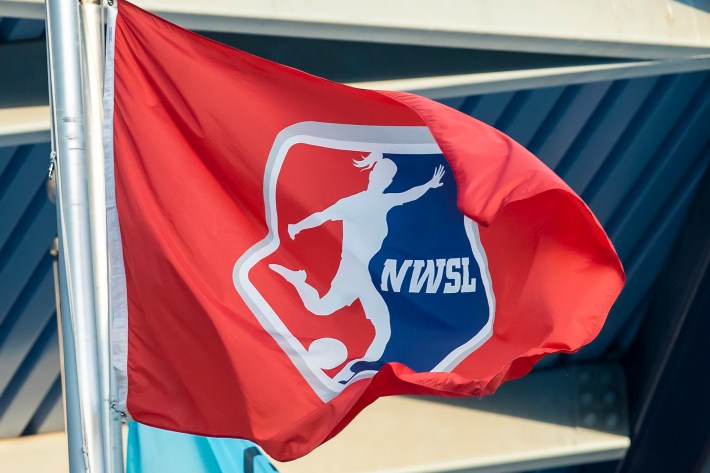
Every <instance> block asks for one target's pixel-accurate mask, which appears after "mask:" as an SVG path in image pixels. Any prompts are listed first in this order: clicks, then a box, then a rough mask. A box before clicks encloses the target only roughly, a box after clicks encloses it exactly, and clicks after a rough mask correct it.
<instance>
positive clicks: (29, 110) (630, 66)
mask: <svg viewBox="0 0 710 473" xmlns="http://www.w3.org/2000/svg"><path fill="white" fill-rule="evenodd" d="M707 69H710V56H698V57H691V58H684V59H679V60H666V61H637V62H627V63H615V64H599V65H591V66H572V67H554V68H541V69H526V70H517V71H502V72H489V73H479V74H457V75H450V76H435V77H419V78H411V79H394V80H384V81H372V82H354V83H351V84H350V85H352V86H355V87H361V88H365V89H377V90H400V91H405V92H412V93H416V94H420V95H423V96H426V97H430V98H434V99H443V98H451V97H463V96H468V95H478V94H490V93H497V92H510V91H515V90H523V89H534V88H539V87H554V86H559V85H571V84H582V83H589V82H596V81H604V80H616V79H631V78H637V77H647V76H655V75H662V74H676V73H682V72H692V71H700V70H707ZM46 141H49V107H48V106H36V107H16V108H6V109H2V108H0V147H3V146H16V145H19V144H28V143H40V142H46Z"/></svg>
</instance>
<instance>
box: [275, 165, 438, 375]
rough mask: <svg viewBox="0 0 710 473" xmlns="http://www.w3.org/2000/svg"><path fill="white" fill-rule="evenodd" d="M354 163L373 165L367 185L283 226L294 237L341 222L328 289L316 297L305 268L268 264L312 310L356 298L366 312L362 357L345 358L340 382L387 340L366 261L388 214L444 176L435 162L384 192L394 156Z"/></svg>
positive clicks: (385, 316) (386, 320)
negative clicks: (415, 180)
mask: <svg viewBox="0 0 710 473" xmlns="http://www.w3.org/2000/svg"><path fill="white" fill-rule="evenodd" d="M353 164H354V165H355V166H356V167H358V168H361V169H363V170H365V169H372V170H371V171H370V176H369V183H368V186H367V189H366V190H364V191H362V192H359V193H357V194H354V195H351V196H348V197H344V198H342V199H340V200H339V201H337V202H336V203H335V204H333V205H331V206H330V207H328V208H327V209H325V210H323V211H321V212H316V213H314V214H312V215H310V216H308V217H306V218H304V219H303V220H301V221H300V222H298V223H295V224H289V225H288V234H289V236H290V237H291V239H292V240H293V239H294V238H295V237H296V235H298V234H299V233H300V232H301V231H303V230H307V229H309V228H315V227H318V226H319V225H321V224H323V223H325V222H328V221H336V220H340V221H342V222H343V248H342V256H341V259H340V266H339V267H338V271H337V272H336V274H335V277H334V278H333V281H332V282H331V285H330V290H329V291H328V292H327V293H326V294H325V295H324V296H323V297H320V295H319V294H318V291H316V289H315V288H314V287H313V286H311V285H310V284H308V283H307V282H306V272H305V271H304V270H302V269H301V270H297V271H294V270H291V269H288V268H286V267H284V266H281V265H279V264H270V265H269V268H271V269H272V270H273V271H275V272H276V273H278V274H280V275H281V276H283V278H284V279H286V281H288V282H289V283H291V284H292V285H293V286H294V287H295V288H296V291H297V292H298V295H299V296H300V297H301V299H302V300H303V304H304V306H305V307H306V309H308V310H309V311H310V312H312V313H314V314H315V315H320V316H326V315H331V314H332V313H334V312H335V311H337V310H339V309H342V308H343V307H345V306H349V305H351V304H352V303H353V302H355V300H356V299H359V300H360V303H361V304H362V308H363V310H364V312H365V316H366V317H367V319H368V320H370V322H371V323H372V325H373V326H374V328H375V337H374V339H373V341H372V343H371V344H370V346H369V348H368V349H367V351H366V352H365V354H364V356H363V357H362V358H360V359H355V360H352V361H350V363H348V365H347V366H346V367H345V369H343V370H342V371H341V372H340V373H339V374H338V376H337V377H336V381H340V382H346V381H348V380H349V379H351V378H352V377H353V376H354V375H355V373H354V372H353V371H352V370H351V369H350V368H351V367H352V366H353V364H355V363H356V362H358V361H377V360H379V359H380V357H381V356H382V354H383V353H384V351H385V347H386V346H387V342H388V341H389V339H390V334H391V331H390V314H389V310H388V309H387V304H386V303H385V301H384V299H383V298H382V296H381V295H380V293H379V292H378V291H377V289H376V288H375V285H374V284H373V282H372V279H371V277H370V273H369V270H368V266H369V264H370V260H371V259H372V257H373V256H375V254H376V253H377V252H378V251H379V250H380V248H382V242H383V241H384V239H385V237H386V236H387V233H388V229H387V213H388V212H389V211H390V210H391V209H392V208H393V207H395V206H397V205H402V204H406V203H407V202H412V201H414V200H417V199H419V198H420V197H422V196H423V195H424V194H425V193H426V192H427V191H428V190H429V189H435V188H437V187H441V186H442V185H443V184H442V182H441V178H442V177H443V175H444V166H438V167H437V168H436V169H435V170H434V175H433V176H432V178H431V179H430V180H429V181H428V182H426V183H424V184H422V185H419V186H415V187H412V188H411V189H409V190H407V191H405V192H399V193H387V194H386V193H385V192H384V191H385V189H387V187H389V185H390V184H391V183H392V179H393V178H394V175H395V174H396V172H397V165H396V164H395V163H394V161H392V160H391V159H387V158H383V156H382V153H370V154H369V155H367V156H365V157H363V158H362V159H361V160H353ZM336 366H337V365H336Z"/></svg>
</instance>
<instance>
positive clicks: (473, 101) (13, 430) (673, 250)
mask: <svg viewBox="0 0 710 473" xmlns="http://www.w3.org/2000/svg"><path fill="white" fill-rule="evenodd" d="M44 34H45V33H44V22H43V21H41V20H30V19H17V18H7V17H5V18H0V45H2V46H5V45H9V44H13V49H6V50H5V51H12V54H11V55H8V54H5V55H4V56H3V54H2V53H0V71H2V74H0V76H1V77H0V107H2V108H6V107H15V106H25V105H38V104H44V103H46V100H47V98H46V97H47V94H46V75H42V74H45V73H46V65H45V66H43V65H42V63H41V61H45V60H46V59H45V56H44V49H45V43H44ZM213 36H215V37H216V39H220V40H223V41H227V42H231V44H235V45H237V46H240V47H242V48H244V49H246V50H248V51H252V52H255V53H258V54H261V55H264V56H267V57H270V58H272V59H274V60H280V61H284V62H289V63H290V64H291V65H293V66H295V67H300V68H303V69H305V70H307V71H310V72H314V73H317V74H321V75H325V76H326V77H329V78H332V79H335V80H339V81H353V80H370V79H380V78H387V77H388V76H393V75H396V74H408V75H409V76H412V77H416V76H420V75H426V74H429V73H430V72H431V70H432V69H436V70H447V71H448V72H450V73H451V72H453V73H459V72H463V69H465V68H463V69H461V68H462V66H461V64H462V63H463V64H466V63H467V61H478V62H481V61H485V60H487V58H488V59H489V62H488V63H490V64H491V65H492V66H491V67H493V68H495V67H498V68H500V69H505V68H506V67H509V65H510V64H517V65H520V64H526V63H530V64H533V63H534V64H543V65H546V64H552V65H568V64H575V63H576V62H579V59H578V58H576V57H574V56H569V57H565V56H555V55H542V54H538V55H535V54H523V53H510V54H509V55H508V56H505V54H504V53H498V54H495V55H493V54H489V53H486V52H484V51H477V50H466V51H464V50H457V49H454V48H425V47H417V46H402V45H399V46H397V45H376V44H374V43H362V44H358V43H357V42H346V41H332V40H306V39H292V40H289V39H278V40H277V39H275V38H273V37H259V36H251V35H229V34H222V35H213ZM0 51H1V50H0ZM23 51H24V52H26V55H25V54H24V53H22V52H23ZM314 51H317V52H318V54H316V53H315V52H314ZM343 51H346V53H345V54H344V53H343ZM329 54H330V55H332V57H333V58H336V57H337V58H340V59H339V61H340V62H337V61H334V60H327V59H324V57H325V58H328V57H329V56H328V55H329ZM410 56H411V57H418V58H420V59H421V58H424V60H423V61H419V62H418V64H419V65H418V66H417V67H413V66H412V65H411V62H408V61H404V60H402V58H403V57H410ZM29 59H31V60H33V61H34V63H33V64H31V65H30V66H31V67H30V66H27V68H26V69H23V67H25V66H26V64H27V61H28V60H29ZM427 60H428V61H429V62H428V63H427ZM617 60H618V59H617ZM590 61H592V62H594V59H591V60H590V59H589V58H587V63H589V62H590ZM422 63H423V64H424V65H422ZM398 64H399V65H400V66H401V67H399V68H398ZM407 64H409V65H407ZM426 64H429V65H428V66H427V65H426ZM38 71H39V72H40V73H39V74H38ZM438 100H440V101H441V102H443V103H445V104H446V105H448V106H451V107H453V108H456V109H458V110H460V111H461V112H463V113H465V114H467V115H470V116H472V117H475V118H477V119H479V120H481V121H483V122H486V123H488V124H490V125H492V126H494V127H496V128H498V129H500V130H501V131H503V132H505V133H506V134H508V135H510V136H511V137H512V138H514V139H515V140H517V141H518V142H520V143H521V144H522V145H524V146H525V147H527V148H528V149H529V150H530V151H532V152H533V153H534V154H535V155H537V156H538V157H539V158H540V159H541V160H542V161H544V162H545V163H546V164H547V165H548V166H550V167H551V168H552V169H553V170H554V171H555V172H556V173H557V174H558V175H560V176H561V177H562V178H563V179H564V180H565V181H566V182H567V183H568V184H569V185H570V186H571V187H572V188H573V189H574V190H575V191H576V192H577V193H578V194H579V195H580V196H581V197H582V198H583V199H584V200H585V201H586V202H587V204H588V205H589V206H590V207H591V208H592V210H593V211H594V213H595V215H596V216H597V218H598V219H599V221H600V222H601V224H602V225H603V226H604V228H605V229H606V231H607V233H608V235H609V237H610V238H611V240H612V242H613V243H614V245H615V247H616V249H617V251H618V253H619V256H620V258H621V260H622V262H623V264H624V267H625V269H626V272H627V277H628V281H627V284H626V287H625V288H624V291H623V292H622V294H621V296H620V298H619V300H618V301H617V303H616V304H615V305H614V307H613V309H612V311H611V313H610V314H609V318H608V321H607V323H606V325H605V326H604V328H603V330H602V332H601V334H600V335H599V337H598V338H597V339H596V340H595V341H594V342H593V343H591V344H590V345H589V346H587V347H585V348H584V349H582V350H581V351H580V352H578V353H577V354H574V355H567V356H553V357H549V358H547V359H545V360H543V362H541V364H540V366H539V367H538V368H537V369H547V368H551V367H560V366H567V365H570V364H583V363H589V362H599V361H608V360H616V361H619V360H620V361H623V362H624V363H625V366H626V369H627V372H629V371H631V373H628V376H629V380H630V381H634V382H635V381H637V380H638V383H639V385H643V383H645V382H646V381H645V380H646V379H647V378H653V379H656V378H658V379H656V381H654V383H655V384H654V386H658V385H660V386H662V385H663V376H665V375H664V374H663V373H659V372H658V371H657V370H654V368H653V366H651V362H650V361H649V359H648V358H647V357H646V358H644V357H643V356H637V355H639V353H642V352H641V351H639V350H642V349H641V348H639V349H636V348H635V347H636V346H637V345H639V344H642V342H643V337H648V336H650V335H648V334H650V333H654V334H655V336H657V337H659V340H658V343H659V347H662V346H666V341H665V338H664V337H668V344H671V345H672V342H673V340H671V339H672V338H673V337H676V338H677V337H681V336H687V337H690V336H691V335H692V334H686V335H682V333H683V332H682V328H683V323H688V320H691V321H692V320H693V319H692V314H691V315H689V316H683V315H682V314H681V315H679V316H678V317H676V318H675V319H673V320H675V321H676V322H675V323H673V324H669V325H666V326H663V324H660V322H657V321H656V319H658V318H662V317H663V315H658V313H659V304H662V303H666V302H664V299H663V296H662V295H661V296H659V291H661V290H665V291H670V292H673V291H680V290H681V289H682V288H683V287H685V286H683V284H684V282H683V281H681V280H680V279H682V278H683V268H680V269H675V270H674V271H675V272H673V273H672V274H674V275H679V276H677V278H676V280H675V282H674V281H670V282H669V281H668V280H667V279H668V277H669V271H671V269H672V268H673V264H674V261H673V260H674V259H675V260H683V258H686V259H688V260H689V261H692V255H688V254H684V253H683V251H684V250H683V247H682V245H681V244H680V243H679V242H682V241H685V240H682V238H684V235H686V236H685V238H686V239H687V238H691V237H689V236H687V235H688V234H691V235H692V234H693V233H697V232H700V234H701V235H702V232H703V231H707V230H703V229H701V228H698V229H696V228H695V226H694V225H696V224H697V222H702V219H699V220H698V217H695V220H693V217H692V216H691V217H689V213H691V208H692V207H693V206H694V205H695V207H697V208H699V209H701V210H696V213H697V212H700V214H702V209H705V210H707V211H708V213H707V214H706V215H710V208H709V207H708V202H706V201H703V200H702V198H701V197H700V196H699V189H700V188H701V187H702V185H703V184H704V185H705V186H708V185H709V184H710V183H709V182H708V175H709V174H708V170H707V168H708V164H709V163H710V70H707V71H698V72H688V73H677V74H667V75H652V76H649V77H639V78H631V79H620V80H607V81H598V82H590V83H581V84H575V85H565V86H554V87H543V88H534V89H525V90H516V91H506V92H498V93H490V94H480V95H470V96H453V97H447V98H439V99H438ZM48 140H49V135H48V134H47V137H46V140H45V142H42V141H41V140H39V141H38V140H33V142H31V143H27V144H18V145H7V146H3V147H0V437H18V436H22V435H31V434H36V433H42V432H53V431H58V430H62V429H63V428H64V420H63V412H62V399H61V396H62V392H61V381H60V366H59V352H58V350H59V340H58V335H57V327H56V312H55V311H56V309H55V301H54V283H53V274H52V258H51V256H50V254H49V250H50V247H51V243H52V239H53V237H54V236H55V235H56V214H55V207H54V205H53V204H52V203H51V202H50V200H49V199H48V193H47V188H46V183H47V168H48V164H49V153H50V145H49V143H48ZM706 200H707V199H706ZM689 218H690V220H689ZM707 218H708V219H710V217H707ZM707 236H708V237H710V235H707ZM679 245H681V247H679ZM701 246H702V245H701ZM688 248H690V246H689V247H688ZM687 251H691V250H690V249H688V250H687ZM693 251H695V250H693ZM704 254H705V253H702V252H700V253H699V254H697V256H698V258H703V257H704V256H703V255H704ZM676 264H677V263H676ZM688 264H690V263H688ZM705 268H706V267H705ZM703 271H706V269H702V270H701V275H700V276H698V277H697V278H696V279H694V280H693V281H691V282H688V283H687V284H696V285H698V288H699V289H698V290H697V291H695V292H694V293H693V294H694V296H693V297H694V298H695V299H693V300H694V301H697V298H698V297H700V296H699V295H702V294H703V293H707V292H708V291H710V286H708V281H707V278H704V279H703V277H702V274H705V273H703ZM674 284H675V285H676V286H674ZM687 284H686V285H687ZM677 286H680V288H679V287H677ZM659 298H660V299H661V302H659ZM692 302H693V301H690V302H689V304H691V303H692ZM698 303H700V304H701V305H702V303H703V302H702V301H700V302H698ZM677 305H678V304H675V306H673V307H671V308H670V309H669V310H670V312H672V311H673V310H680V309H678V308H677ZM691 305H692V304H691ZM703 307H706V308H707V303H705V306H703ZM691 312H692V311H691ZM706 315H707V314H706ZM668 317H670V318H672V317H671V316H670V315H668ZM689 317H691V318H689ZM654 324H655V325H654ZM659 324H660V325H659ZM648 327H651V328H648ZM653 327H659V328H653ZM663 327H665V328H663ZM652 330H655V332H650V331H652ZM639 334H641V335H639ZM644 334H645V335H644ZM698 336H700V334H698ZM639 337H640V339H641V341H639ZM692 340H693V339H692V338H691V339H689V341H688V343H693V341H692ZM669 346H670V345H669ZM672 348H673V347H671V348H669V350H670V351H669V352H668V353H669V355H668V357H667V360H666V361H665V362H664V363H666V365H663V366H664V369H667V363H670V362H673V360H674V358H673V353H675V352H673V349H672ZM646 349H647V348H646ZM659 350H661V348H659ZM678 356H680V355H678ZM705 356H708V354H706V355H705ZM668 360H670V361H668ZM680 360H681V361H679V362H678V363H679V364H678V365H677V368H678V369H684V370H686V371H687V373H686V374H687V375H688V376H693V375H695V376H700V377H702V376H705V377H707V372H705V373H704V374H703V373H695V374H694V373H693V367H692V366H688V363H692V360H690V359H687V358H682V357H681V358H680ZM637 368H638V372H641V373H642V374H641V375H635V374H634V370H635V369H637ZM659 369H660V368H659ZM644 370H646V371H648V373H646V374H645V375H644V374H643V372H644ZM635 376H636V377H635ZM639 376H640V378H639ZM658 383H660V384H658ZM652 384H653V383H652ZM634 389H636V388H635V387H634V386H630V392H631V398H630V402H631V403H632V404H633V403H634V402H636V403H637V404H638V405H637V406H635V405H631V411H632V424H633V425H636V426H637V427H638V426H639V425H640V424H639V422H648V420H647V419H641V418H642V414H644V413H646V412H648V410H649V409H651V408H653V406H654V402H659V401H663V400H664V399H666V398H663V399H661V398H660V397H657V398H655V399H654V398H650V399H649V398H648V392H644V390H643V389H642V388H638V389H636V391H637V392H636V393H634ZM658 396H660V394H658ZM668 399H673V397H672V396H671V397H668ZM663 402H666V403H667V404H666V405H665V407H666V408H667V409H670V410H672V409H675V407H674V405H672V402H671V401H663ZM649 406H651V407H649ZM662 407H663V406H661V408H659V412H661V411H662V410H663V409H662ZM705 412H706V411H705ZM661 417H662V416H661ZM662 420H663V419H662V418H661V420H659V421H658V422H661V421H662ZM634 422H635V423H634ZM706 424H708V422H706ZM653 425H656V426H661V425H664V424H662V423H659V424H653ZM646 428H651V427H646ZM636 430H638V429H636ZM639 432H640V431H638V432H636V431H632V448H631V449H630V451H629V452H630V453H629V454H633V455H635V457H634V458H633V461H636V462H639V461H641V460H642V459H643V458H642V456H643V455H649V453H648V452H646V453H644V452H637V451H636V450H635V449H634V442H635V441H637V440H636V438H639V439H640V440H638V441H639V442H641V441H643V442H651V443H645V444H644V445H645V446H647V447H652V446H654V445H656V444H654V443H653V440H648V439H647V438H646V437H644V436H643V435H642V434H640V433H639ZM697 434H698V435H707V431H705V432H702V431H700V432H698V433H697ZM644 439H645V440H644ZM702 445H704V446H705V447H702ZM708 445H710V443H708V442H707V439H706V440H703V441H702V442H701V447H702V448H700V450H699V451H697V452H691V453H687V452H680V453H679V455H689V456H692V455H695V457H694V458H696V461H695V463H688V464H692V465H695V467H697V468H703V465H704V468H708V455H709V453H708V452H709V451H708V450H707V448H708ZM656 446H657V445H656ZM703 448H704V449H705V450H703ZM639 458H641V460H639ZM630 461H631V460H628V459H627V461H626V465H622V464H620V463H619V462H611V463H605V464H600V465H583V466H575V467H568V468H564V469H558V470H554V471H555V472H560V473H561V472H565V473H567V472H570V473H571V472H588V473H592V472H600V473H601V472H607V471H616V470H617V469H619V468H624V469H625V470H623V471H651V470H642V469H639V468H641V467H640V466H639V467H638V468H637V469H634V467H633V465H634V464H631V463H629V462H630ZM637 464H638V465H642V463H637ZM550 471H553V470H550ZM657 471H671V470H657ZM674 471H679V472H682V471H684V470H674ZM688 471H690V470H688ZM694 471H700V470H694ZM702 471H707V470H702Z"/></svg>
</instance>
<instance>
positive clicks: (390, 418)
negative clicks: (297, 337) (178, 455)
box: [0, 364, 629, 473]
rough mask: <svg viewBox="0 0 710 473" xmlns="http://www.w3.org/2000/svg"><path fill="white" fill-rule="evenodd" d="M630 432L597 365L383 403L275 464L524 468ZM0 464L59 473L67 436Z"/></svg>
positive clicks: (413, 470) (592, 456)
mask: <svg viewBox="0 0 710 473" xmlns="http://www.w3.org/2000/svg"><path fill="white" fill-rule="evenodd" d="M627 428H628V426H627V422H626V405H625V388H624V380H623V375H622V371H621V369H620V368H619V366H617V365H614V364H606V365H591V366H586V367H575V368H569V369H565V370H561V369H560V370H553V371H548V372H539V373H533V374H531V375H528V376H527V377H525V378H523V379H521V380H518V381H514V382H511V383H508V384H507V385H505V386H503V387H502V388H501V389H499V391H498V392H497V393H496V394H495V395H494V396H492V397H488V398H484V399H475V398H468V399H443V398H415V397H393V398H384V399H380V400H378V401H377V402H376V403H375V404H374V405H372V406H370V407H368V408H367V409H366V410H365V411H364V412H363V413H361V414H360V415H359V416H358V417H357V418H356V419H355V421H353V423H352V424H351V425H350V426H348V427H347V428H346V429H345V430H344V431H343V432H341V433H340V434H338V436H337V437H336V438H335V439H333V440H330V441H329V442H327V443H326V444H325V445H322V446H321V447H319V448H318V449H316V450H315V451H314V452H312V453H310V454H309V455H307V456H306V457H304V458H301V459H299V460H295V461H292V462H288V463H278V462H274V464H275V465H276V466H277V468H278V470H279V471H281V472H282V473H300V472H308V473H319V472H331V471H339V472H342V473H356V472H369V471H375V470H376V471H378V472H381V473H395V472H396V473H422V472H431V473H435V472H439V473H454V472H455V473H476V472H484V471H485V472H486V473H505V472H520V471H529V470H530V469H537V468H552V467H558V466H566V465H574V464H583V463H592V462H600V461H606V460H615V459H619V458H621V457H623V455H624V453H625V452H626V449H627V448H628V446H629V438H628V436H627ZM124 434H125V430H124ZM125 444H126V442H124V445H125ZM0 458H2V459H3V466H4V467H7V468H9V470H8V471H10V472H13V471H18V472H19V471H33V472H37V473H43V472H47V473H48V472H50V471H51V472H55V471H62V470H61V468H66V466H65V465H66V437H65V436H64V435H63V434H50V435H36V436H32V437H24V438H20V439H11V440H0ZM13 467H14V468H17V469H13ZM3 471H5V470H3ZM64 471H66V470H64Z"/></svg>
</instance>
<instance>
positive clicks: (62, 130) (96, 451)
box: [46, 0, 105, 473]
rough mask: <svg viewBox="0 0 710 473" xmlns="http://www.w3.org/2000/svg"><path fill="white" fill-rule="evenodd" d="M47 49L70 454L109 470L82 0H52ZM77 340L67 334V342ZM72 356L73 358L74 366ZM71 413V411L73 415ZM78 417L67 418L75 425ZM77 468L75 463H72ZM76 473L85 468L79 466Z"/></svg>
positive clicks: (90, 467) (93, 471)
mask: <svg viewBox="0 0 710 473" xmlns="http://www.w3.org/2000/svg"><path fill="white" fill-rule="evenodd" d="M46 7H47V47H48V51H49V54H48V58H49V71H50V74H49V79H50V87H49V90H50V93H51V95H52V97H51V105H52V126H53V128H54V129H53V136H54V137H55V144H54V145H55V146H56V148H55V150H54V152H56V156H57V164H56V168H57V169H56V176H55V179H56V180H57V182H56V183H57V214H58V229H59V232H60V233H59V239H60V243H59V248H60V249H61V251H60V253H59V255H58V256H59V265H60V268H63V269H64V275H65V278H64V284H66V301H65V300H64V299H62V302H66V304H62V307H61V313H62V317H63V319H64V320H66V321H69V322H70V323H69V324H68V325H63V326H62V329H63V331H65V332H66V331H71V332H72V335H73V346H66V345H65V346H64V349H65V350H66V351H65V354H66V353H68V352H72V353H73V354H74V356H75V360H76V378H77V383H76V387H77V393H78V406H79V419H80V422H79V424H80V426H81V432H80V436H81V441H80V444H79V445H77V444H78V443H79V441H78V438H77V437H78V436H77V433H76V432H73V431H69V432H68V433H67V434H68V440H69V451H70V452H69V456H70V458H72V457H73V456H75V455H78V454H79V452H78V451H77V450H78V449H80V453H81V456H82V457H83V460H84V461H83V465H82V466H83V467H84V468H83V469H82V470H80V471H88V472H90V473H99V472H104V471H105V455H104V450H103V449H104V441H103V435H104V434H103V429H102V424H103V422H102V416H101V407H102V403H101V394H100V388H99V384H100V383H99V364H98V360H97V357H98V349H97V340H96V320H95V315H94V282H93V280H94V278H93V270H92V255H91V232H90V226H89V205H88V188H87V170H86V151H85V144H84V112H83V100H82V74H81V72H82V58H81V39H80V30H79V4H78V2H77V1H76V0H47V4H46ZM68 338H69V337H65V338H64V341H65V342H66V341H67V340H68ZM69 358H70V357H67V356H65V358H64V361H65V363H67V362H68V361H69ZM70 414H71V412H67V415H70ZM75 425H76V423H75V422H71V421H69V420H68V421H67V428H68V429H70V428H73V427H74V426H75ZM72 467H73V468H76V466H75V465H72ZM72 473H78V472H75V471H74V470H72Z"/></svg>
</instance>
